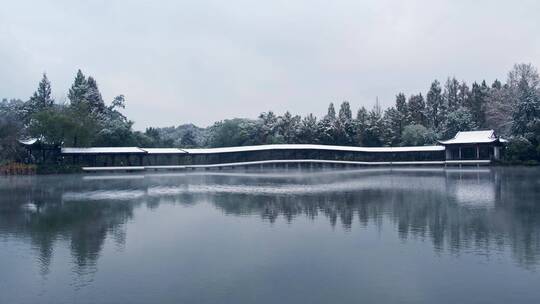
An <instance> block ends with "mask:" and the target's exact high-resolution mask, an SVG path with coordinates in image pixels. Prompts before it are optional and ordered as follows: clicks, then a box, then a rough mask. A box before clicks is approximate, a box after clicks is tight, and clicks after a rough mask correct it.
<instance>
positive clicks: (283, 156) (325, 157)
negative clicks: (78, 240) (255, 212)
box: [61, 130, 506, 172]
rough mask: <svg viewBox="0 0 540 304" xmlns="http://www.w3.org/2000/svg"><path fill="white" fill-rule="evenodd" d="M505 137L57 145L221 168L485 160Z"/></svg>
mask: <svg viewBox="0 0 540 304" xmlns="http://www.w3.org/2000/svg"><path fill="white" fill-rule="evenodd" d="M505 142H506V141H505V140H503V139H501V138H499V137H497V136H496V135H495V133H494V132H493V131H492V130H488V131H471V132H458V134H457V135H456V136H455V137H454V138H452V139H450V140H447V141H440V142H439V143H440V144H439V145H434V146H412V147H352V146H331V145H310V144H278V145H258V146H242V147H225V148H201V149H181V148H139V147H109V148H107V147H91V148H69V147H64V148H61V156H62V157H61V159H62V161H63V162H64V163H65V164H68V165H75V166H81V167H82V169H83V170H84V171H94V172H96V171H143V170H182V169H207V170H209V169H223V168H234V167H259V168H275V167H284V168H289V167H290V166H293V167H298V168H299V167H306V168H320V167H337V166H339V167H346V166H347V167H348V166H394V165H395V166H403V165H424V166H425V165H435V166H448V165H459V166H461V165H488V164H490V163H491V162H492V160H496V159H499V158H500V155H501V148H502V147H503V146H504V143H505Z"/></svg>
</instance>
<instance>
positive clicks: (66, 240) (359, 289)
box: [0, 168, 540, 303]
mask: <svg viewBox="0 0 540 304" xmlns="http://www.w3.org/2000/svg"><path fill="white" fill-rule="evenodd" d="M359 302H362V303H396V302H397V303H540V169H538V168H492V169H478V170H476V169H473V170H471V169H469V170H443V169H421V170H412V169H394V170H389V169H365V170H362V171H324V172H299V171H288V172H284V171H281V172H280V171H269V172H259V171H250V172H236V171H233V172H230V171H229V172H226V171H224V172H223V173H188V174H183V173H178V174H155V175H152V174H149V175H69V176H34V177H9V178H6V177H2V178H0V303H359Z"/></svg>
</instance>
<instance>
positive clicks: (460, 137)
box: [439, 130, 506, 145]
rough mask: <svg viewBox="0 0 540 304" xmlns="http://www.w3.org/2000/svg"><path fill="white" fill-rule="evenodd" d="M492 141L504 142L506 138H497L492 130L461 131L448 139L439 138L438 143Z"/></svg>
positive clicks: (479, 142)
mask: <svg viewBox="0 0 540 304" xmlns="http://www.w3.org/2000/svg"><path fill="white" fill-rule="evenodd" d="M494 142H506V140H504V139H502V138H499V137H498V136H497V135H496V134H495V131H493V130H483V131H462V132H458V133H457V134H456V136H454V138H451V139H449V140H440V141H439V143H441V144H443V145H453V144H482V143H494Z"/></svg>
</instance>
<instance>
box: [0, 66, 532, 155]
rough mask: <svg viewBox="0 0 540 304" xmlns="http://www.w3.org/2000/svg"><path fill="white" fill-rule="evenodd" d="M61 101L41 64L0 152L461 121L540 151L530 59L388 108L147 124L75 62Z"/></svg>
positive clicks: (9, 107)
mask: <svg viewBox="0 0 540 304" xmlns="http://www.w3.org/2000/svg"><path fill="white" fill-rule="evenodd" d="M67 96H68V101H67V102H63V103H62V102H57V101H55V100H54V99H53V97H52V88H51V83H50V81H49V79H48V78H47V75H46V74H43V77H42V79H41V81H40V82H39V84H38V86H37V89H36V91H35V92H34V93H33V94H32V96H30V97H29V98H28V99H27V100H21V99H3V100H2V101H1V102H0V158H1V159H2V160H17V158H18V155H20V151H19V149H20V147H19V145H18V144H17V140H18V139H20V138H30V137H32V138H39V139H41V140H42V141H43V142H46V143H50V144H58V145H64V146H73V147H86V146H139V147H226V146H241V145H258V144H278V143H289V144H294V143H310V144H331V145H347V146H403V145H428V144H434V143H436V141H437V140H438V139H448V138H451V137H453V136H454V135H455V133H456V132H458V131H470V130H484V129H494V130H495V131H496V132H497V134H498V135H500V136H503V137H505V138H508V139H509V140H510V143H509V146H508V149H507V152H508V153H507V155H508V158H510V159H511V160H531V159H536V160H539V159H540V77H539V74H538V70H537V69H536V67H534V66H532V65H531V64H516V65H514V67H513V68H512V70H511V71H510V72H509V73H508V77H507V79H506V81H505V82H504V83H502V82H501V81H499V80H495V81H493V82H492V83H491V84H488V83H487V82H486V81H485V80H484V81H481V82H473V83H472V84H470V85H469V84H467V83H466V82H465V81H458V80H457V79H456V78H455V77H449V78H447V79H446V80H445V81H444V82H442V83H441V82H439V81H438V80H434V81H433V82H432V83H431V84H430V85H429V86H428V90H427V92H425V93H422V92H418V93H414V94H411V95H408V96H407V95H405V94H404V93H398V94H396V98H395V103H394V105H393V106H390V107H388V108H386V109H383V108H382V107H381V106H380V104H379V103H378V102H376V103H375V104H374V105H373V107H371V108H369V109H368V108H365V107H364V106H361V107H360V108H358V109H353V108H352V106H351V104H350V103H349V102H348V101H343V102H341V103H340V104H339V105H337V104H336V105H335V104H334V103H330V104H329V106H328V109H327V112H326V114H325V115H324V116H322V117H320V118H319V117H316V116H314V115H313V114H309V115H306V116H304V117H302V116H300V115H296V114H293V113H290V112H288V111H287V112H285V113H283V114H282V115H278V114H276V113H274V112H272V111H268V112H263V113H261V114H260V115H259V116H258V117H257V118H254V119H246V118H231V119H225V120H222V121H218V122H215V123H214V124H213V125H212V126H210V127H207V128H200V127H197V126H195V125H193V124H189V123H187V124H182V125H179V126H176V127H174V126H173V127H165V128H155V127H149V128H147V129H146V130H145V131H144V132H140V131H134V130H133V122H132V121H131V120H129V119H128V118H127V117H126V116H125V115H124V114H122V110H123V109H124V108H125V106H126V99H125V97H124V95H118V96H116V97H115V98H114V99H113V100H111V101H109V102H105V101H104V99H103V97H102V95H101V93H100V91H99V87H98V83H97V81H96V79H95V78H93V77H92V76H86V75H84V74H83V72H82V71H81V70H79V71H77V73H76V75H75V78H74V81H73V84H72V85H71V87H70V88H69V89H68V91H67Z"/></svg>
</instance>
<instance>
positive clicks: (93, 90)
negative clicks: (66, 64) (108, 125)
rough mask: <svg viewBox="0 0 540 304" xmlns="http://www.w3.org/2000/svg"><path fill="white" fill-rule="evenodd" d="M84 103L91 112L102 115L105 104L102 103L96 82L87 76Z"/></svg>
mask: <svg viewBox="0 0 540 304" xmlns="http://www.w3.org/2000/svg"><path fill="white" fill-rule="evenodd" d="M84 101H85V102H87V103H88V105H89V107H90V109H91V111H92V112H95V113H103V111H105V102H103V97H102V96H101V93H100V92H99V89H98V86H97V82H96V80H95V79H94V78H93V77H92V76H89V77H88V80H87V91H86V93H85V95H84Z"/></svg>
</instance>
